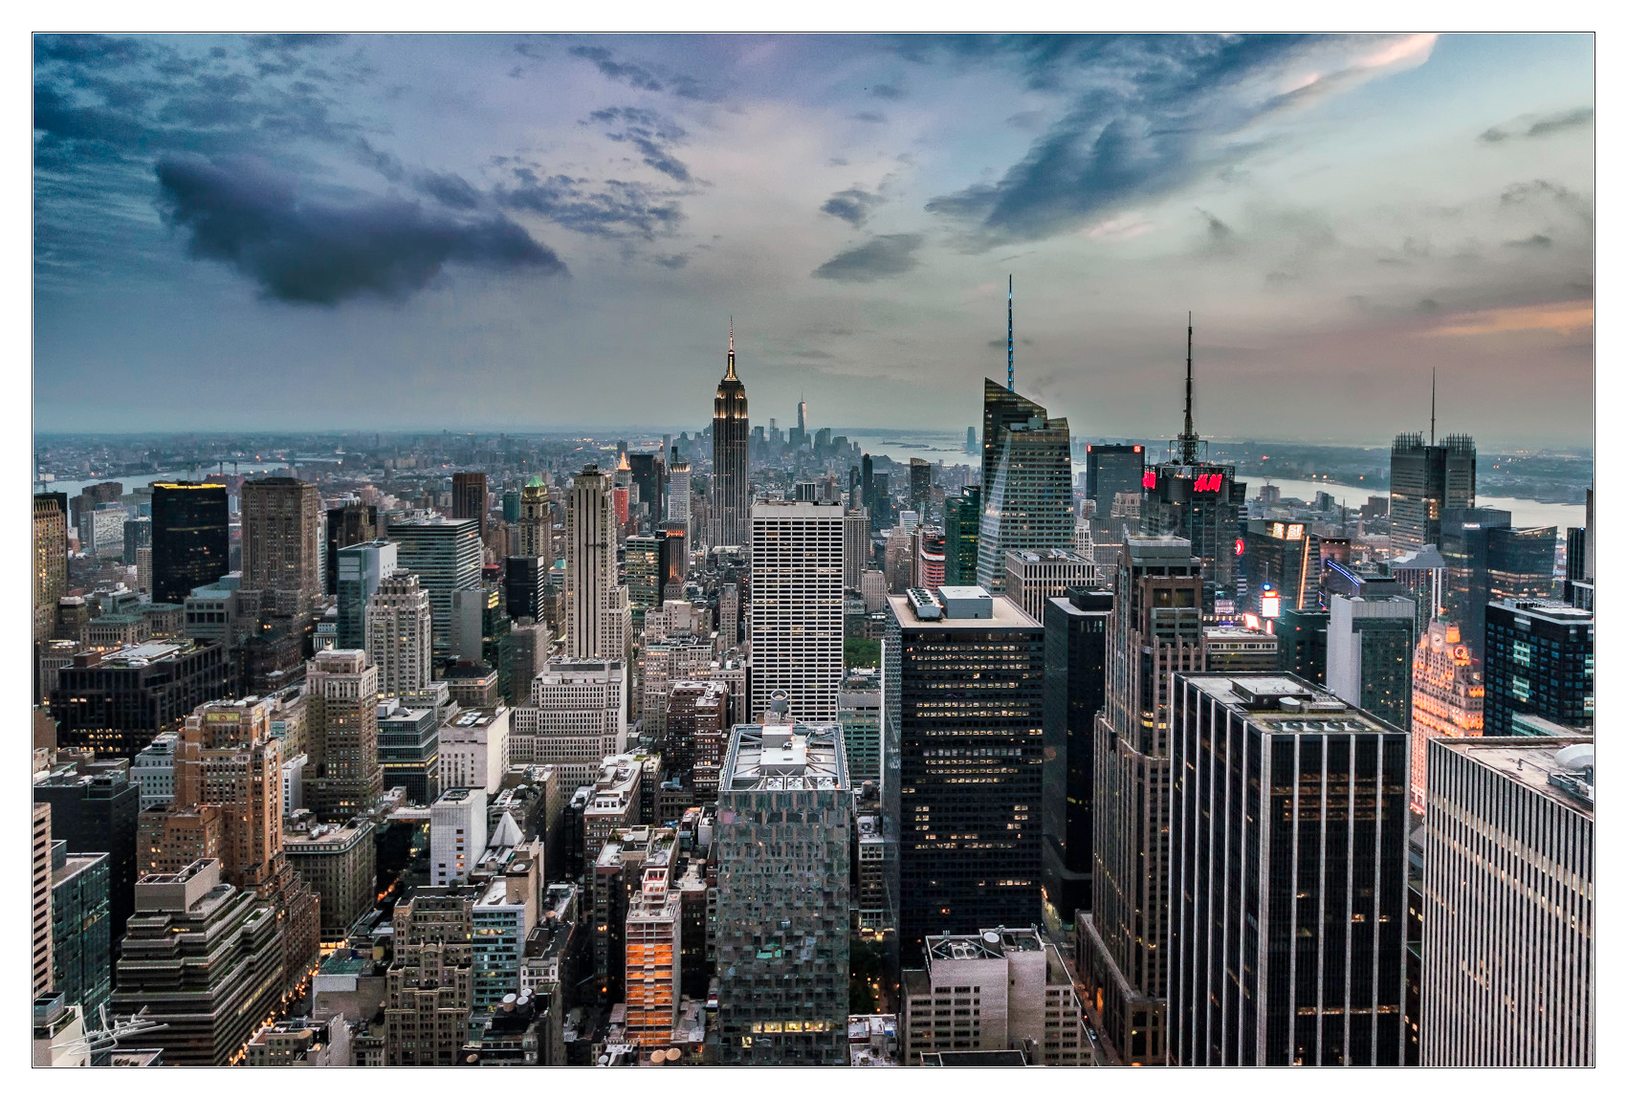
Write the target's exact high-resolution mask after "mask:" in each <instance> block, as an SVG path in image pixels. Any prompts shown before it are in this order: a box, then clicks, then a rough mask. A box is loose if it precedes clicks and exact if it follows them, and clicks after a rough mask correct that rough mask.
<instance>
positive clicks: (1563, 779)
mask: <svg viewBox="0 0 1627 1100" xmlns="http://www.w3.org/2000/svg"><path fill="white" fill-rule="evenodd" d="M1428 751H1429V788H1428V792H1427V797H1426V801H1427V803H1428V806H1429V810H1428V813H1427V814H1426V815H1425V819H1424V820H1425V827H1426V829H1427V830H1428V831H1427V833H1426V835H1425V841H1424V887H1423V913H1422V923H1423V937H1424V943H1423V973H1422V977H1421V981H1420V990H1419V992H1420V1000H1421V1002H1422V1013H1423V1015H1422V1020H1421V1028H1420V1031H1421V1034H1420V1036H1419V1040H1420V1047H1421V1051H1420V1054H1421V1057H1420V1061H1421V1062H1422V1063H1423V1064H1424V1065H1426V1066H1591V1065H1593V1064H1594V1057H1595V1038H1594V1035H1595V1029H1596V1028H1597V1019H1598V1014H1597V1001H1598V994H1597V992H1596V991H1595V988H1594V978H1593V973H1594V969H1595V966H1596V962H1595V956H1594V928H1593V905H1594V894H1595V885H1594V883H1595V872H1594V866H1595V860H1596V859H1597V856H1596V855H1595V849H1594V836H1593V801H1594V788H1595V784H1596V779H1595V771H1594V756H1593V744H1592V741H1591V739H1588V738H1534V737H1496V738H1494V737H1490V736H1487V737H1478V738H1469V739H1452V738H1448V739H1443V740H1439V741H1432V742H1430V745H1429V749H1428Z"/></svg>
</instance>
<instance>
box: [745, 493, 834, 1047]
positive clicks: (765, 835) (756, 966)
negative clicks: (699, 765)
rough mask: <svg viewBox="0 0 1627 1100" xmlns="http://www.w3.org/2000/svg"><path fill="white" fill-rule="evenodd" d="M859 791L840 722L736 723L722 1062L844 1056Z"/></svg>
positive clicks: (775, 719) (778, 716)
mask: <svg viewBox="0 0 1627 1100" xmlns="http://www.w3.org/2000/svg"><path fill="white" fill-rule="evenodd" d="M832 510H833V511H838V510H837V509H834V508H833V509H832ZM782 699H783V697H782ZM794 707H795V704H794V703H793V704H792V708H793V712H794ZM851 799H852V792H851V789H850V786H849V782H848V774H847V760H846V756H845V754H844V753H843V751H842V734H841V730H840V729H838V728H837V727H835V726H831V725H805V724H803V723H801V722H795V723H793V722H792V721H791V720H790V718H789V717H788V716H787V715H786V714H785V712H784V711H776V712H774V714H773V716H772V720H770V721H768V722H765V723H763V724H761V725H755V724H753V725H743V726H737V727H735V730H734V734H733V737H732V738H731V740H730V744H729V752H728V756H727V758H726V759H725V761H724V764H723V774H722V778H721V780H720V781H719V785H718V824H717V841H716V843H717V860H718V886H717V910H716V912H717V917H716V926H715V932H714V935H715V938H716V953H717V969H718V1006H719V1007H718V1017H717V1036H718V1038H717V1043H718V1053H719V1061H720V1062H722V1063H723V1064H725V1065H739V1064H746V1065H751V1064H756V1065H847V1064H848V1053H847V1013H848V979H849V973H848V921H849V914H848V861H849V856H848V846H849V840H850V837H851V835H852V814H853V810H852V802H851ZM793 974H794V975H795V978H794V980H787V978H788V976H790V975H793Z"/></svg>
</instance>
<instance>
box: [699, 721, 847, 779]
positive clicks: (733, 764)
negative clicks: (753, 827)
mask: <svg viewBox="0 0 1627 1100" xmlns="http://www.w3.org/2000/svg"><path fill="white" fill-rule="evenodd" d="M840 739H841V729H840V727H838V726H807V725H802V724H797V725H790V724H785V725H762V726H736V727H735V732H734V740H733V743H732V744H731V745H730V746H729V757H728V760H726V761H725V762H724V767H723V780H722V784H721V789H723V790H728V791H752V790H766V791H774V790H824V791H832V790H838V789H842V790H845V789H846V788H847V766H846V762H845V761H844V760H843V759H842V754H841V752H840V751H839V750H838V746H839V744H840Z"/></svg>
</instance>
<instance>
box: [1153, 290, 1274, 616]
mask: <svg viewBox="0 0 1627 1100" xmlns="http://www.w3.org/2000/svg"><path fill="white" fill-rule="evenodd" d="M1185 404H1186V415H1185V420H1184V421H1183V423H1182V427H1181V434H1180V435H1178V436H1176V437H1175V438H1174V439H1171V440H1170V441H1169V453H1168V455H1167V456H1166V457H1165V459H1164V461H1163V462H1160V463H1158V464H1157V465H1155V466H1149V467H1148V468H1147V469H1146V470H1145V471H1144V472H1143V473H1142V475H1141V485H1142V492H1143V496H1142V502H1141V529H1142V533H1143V534H1144V535H1175V536H1178V537H1180V538H1183V539H1186V540H1187V541H1189V542H1190V543H1191V544H1192V553H1193V555H1194V556H1195V557H1197V558H1199V559H1201V560H1202V562H1203V612H1204V614H1205V615H1210V616H1213V615H1225V614H1229V613H1231V611H1232V610H1233V608H1234V606H1235V604H1236V597H1237V554H1238V551H1237V549H1236V547H1237V540H1238V539H1239V538H1240V537H1241V531H1240V530H1239V528H1238V516H1240V515H1244V514H1246V511H1247V507H1248V505H1247V503H1246V501H1247V488H1248V487H1247V486H1246V485H1245V484H1244V483H1243V482H1241V481H1238V480H1237V467H1236V466H1233V465H1230V464H1228V463H1220V462H1211V461H1210V460H1209V457H1208V444H1207V443H1205V442H1204V440H1202V439H1200V438H1199V437H1198V432H1197V428H1196V427H1195V426H1194V423H1193V401H1192V315H1191V314H1190V313H1188V314H1187V315H1186V403H1185Z"/></svg>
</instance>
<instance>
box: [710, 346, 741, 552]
mask: <svg viewBox="0 0 1627 1100" xmlns="http://www.w3.org/2000/svg"><path fill="white" fill-rule="evenodd" d="M750 435H751V422H750V420H749V419H748V418H747V416H746V387H745V386H744V385H743V384H742V383H741V381H740V378H739V376H738V375H736V374H735V373H734V321H733V320H731V321H730V322H729V366H728V370H727V371H725V372H724V375H723V380H722V381H721V382H719V383H718V384H717V397H716V398H715V399H714V401H713V403H712V530H711V535H712V545H713V546H745V545H747V543H748V542H749V540H750V537H751V484H750V481H749V480H748V476H749V471H750V468H751V466H750V462H749V459H748V453H747V448H748V442H747V440H748V438H749V436H750Z"/></svg>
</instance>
